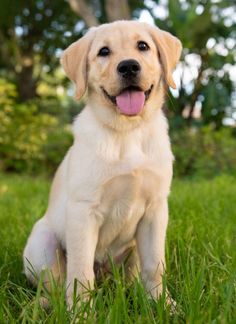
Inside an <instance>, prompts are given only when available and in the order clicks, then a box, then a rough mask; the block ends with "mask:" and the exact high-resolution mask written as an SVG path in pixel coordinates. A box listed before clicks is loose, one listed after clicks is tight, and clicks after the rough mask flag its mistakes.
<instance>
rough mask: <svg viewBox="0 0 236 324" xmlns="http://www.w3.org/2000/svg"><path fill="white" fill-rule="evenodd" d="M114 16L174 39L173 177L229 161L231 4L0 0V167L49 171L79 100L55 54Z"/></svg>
mask: <svg viewBox="0 0 236 324" xmlns="http://www.w3.org/2000/svg"><path fill="white" fill-rule="evenodd" d="M117 19H137V20H141V21H146V22H149V23H151V24H156V25H157V26H159V27H160V28H162V29H165V30H167V31H169V32H171V33H172V34H174V35H176V36H177V37H178V38H179V39H180V40H181V41H182V43H183V54H182V58H181V62H180V64H179V66H178V68H177V69H176V71H175V73H174V78H175V80H176V83H177V85H178V90H175V91H170V92H169V93H168V96H167V102H166V106H165V107H164V108H165V111H166V114H167V116H168V119H169V122H170V133H171V140H172V145H173V150H174V154H175V157H176V162H175V167H174V174H175V176H176V177H187V176H188V177H189V176H199V177H201V176H203V177H212V176H214V175H217V174H219V173H222V172H224V173H225V172H226V173H234V172H235V169H236V127H235V126H236V91H235V84H236V66H235V60H236V4H235V1H233V0H232V1H230V0H227V1H218V0H209V1H206V0H205V1H204V0H203V1H197V0H195V1H194V0H192V1H191V0H161V1H152V0H146V1H139V0H120V1H116V0H90V1H85V0H68V1H65V0H57V1H49V0H34V1H33V0H27V1H26V0H1V10H0V170H1V171H2V172H5V173H10V172H18V173H24V174H25V173H29V174H36V173H48V174H52V173H53V172H54V171H55V169H56V167H57V165H58V164H59V163H60V161H61V159H62V157H63V155H64V154H65V152H66V150H67V149H68V147H69V146H70V145H71V143H72V135H71V131H70V124H71V122H72V121H73V118H74V116H75V115H76V114H78V113H79V112H80V111H81V109H82V108H83V105H84V103H83V101H81V102H76V101H74V99H73V85H72V84H71V83H70V82H69V80H67V78H66V77H65V74H64V72H63V71H62V68H61V67H60V63H59V58H60V55H61V53H62V51H63V49H65V48H66V47H67V46H68V45H69V44H71V43H72V42H73V41H75V40H77V39H78V38H80V37H81V36H82V35H83V34H84V33H85V32H86V30H87V29H88V28H89V27H91V26H94V25H98V24H100V23H105V22H110V21H113V20H117Z"/></svg>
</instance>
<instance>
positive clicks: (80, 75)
mask: <svg viewBox="0 0 236 324" xmlns="http://www.w3.org/2000/svg"><path fill="white" fill-rule="evenodd" d="M91 40H92V39H91V34H90V33H88V34H86V35H85V36H83V37H82V38H80V39H79V40H78V41H77V42H74V43H73V44H71V45H70V46H69V47H68V48H67V49H66V50H65V51H64V52H63V54H62V56H61V60H60V61H61V64H62V66H63V69H64V71H65V72H66V75H67V76H68V78H69V79H70V80H71V81H73V82H74V83H75V85H76V92H75V97H76V99H78V100H79V99H80V98H81V97H82V96H83V94H84V93H85V91H86V88H87V57H88V52H89V49H90V45H91Z"/></svg>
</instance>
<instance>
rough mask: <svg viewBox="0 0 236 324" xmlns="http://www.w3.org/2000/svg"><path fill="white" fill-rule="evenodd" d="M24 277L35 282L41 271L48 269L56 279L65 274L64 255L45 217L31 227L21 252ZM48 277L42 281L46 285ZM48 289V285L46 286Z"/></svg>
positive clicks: (59, 279) (61, 277)
mask: <svg viewBox="0 0 236 324" xmlns="http://www.w3.org/2000/svg"><path fill="white" fill-rule="evenodd" d="M23 259H24V272H25V274H26V277H27V278H28V279H29V280H30V281H31V282H32V283H33V284H37V282H38V278H39V276H40V274H41V273H42V271H44V270H49V271H50V272H51V274H52V276H53V279H54V280H56V281H60V282H62V280H63V279H64V276H65V256H64V253H63V251H62V249H61V246H60V244H59V242H58V241H57V238H56V236H55V234H54V232H53V231H52V230H51V228H50V225H49V223H48V221H47V219H46V218H42V219H40V220H39V221H38V222H37V223H36V224H35V225H34V227H33V230H32V232H31V234H30V236H29V238H28V241H27V244H26V247H25V249H24V254H23ZM48 281H49V280H48V277H47V275H45V278H44V283H45V284H46V285H47V286H48ZM48 288H49V289H50V287H48Z"/></svg>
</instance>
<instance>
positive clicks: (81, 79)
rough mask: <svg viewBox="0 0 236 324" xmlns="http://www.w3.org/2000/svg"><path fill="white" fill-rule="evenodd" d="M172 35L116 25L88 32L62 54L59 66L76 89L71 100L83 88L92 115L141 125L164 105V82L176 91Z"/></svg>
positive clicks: (177, 51) (144, 27) (177, 50)
mask: <svg viewBox="0 0 236 324" xmlns="http://www.w3.org/2000/svg"><path fill="white" fill-rule="evenodd" d="M181 49H182V46H181V43H180V41H179V40H178V39H177V38H176V37H174V36H172V35H171V34H169V33H167V32H165V31H162V30H160V29H159V28H157V27H153V26H150V25H148V24H145V23H140V22H137V21H117V22H114V23H110V24H104V25H101V26H100V27H95V28H91V29H90V30H89V31H88V33H87V34H86V35H85V36H84V37H82V38H81V39H80V40H79V41H77V42H75V43H73V44H72V45H71V46H69V47H68V48H67V49H66V50H65V51H64V53H63V55H62V58H61V62H62V65H63V67H64V70H65V72H66V73H67V75H68V77H69V78H70V79H71V80H72V81H74V82H75V84H76V98H77V99H80V98H81V97H82V95H83V94H84V93H85V91H86V89H87V88H88V100H89V104H90V106H92V107H93V109H94V111H95V113H96V114H97V115H98V116H99V117H100V119H103V121H104V122H105V123H107V122H108V123H109V122H110V121H111V119H112V118H113V119H114V118H115V120H116V122H117V121H118V119H119V118H121V119H122V120H140V119H142V118H144V117H147V116H150V115H151V111H153V110H155V109H156V107H157V106H160V105H161V104H162V101H163V92H164V91H163V90H164V86H163V85H164V83H166V84H167V85H169V86H170V87H172V88H175V83H174V80H173V78H172V72H173V70H174V68H175V67H176V64H177V62H178V60H179V57H180V54H181Z"/></svg>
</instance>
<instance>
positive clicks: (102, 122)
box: [24, 21, 181, 306]
mask: <svg viewBox="0 0 236 324" xmlns="http://www.w3.org/2000/svg"><path fill="white" fill-rule="evenodd" d="M155 32H156V34H155ZM160 33H162V31H160V30H159V29H157V28H156V29H155V28H154V27H150V26H148V25H146V24H143V23H138V22H130V21H121V22H115V23H112V24H106V25H102V26H100V27H98V28H93V29H92V30H91V31H89V32H88V34H87V35H86V36H84V38H83V39H82V40H79V41H78V42H77V43H75V44H74V45H72V46H71V47H69V48H68V49H67V50H66V51H65V53H64V55H63V57H62V64H63V66H64V68H65V71H66V72H67V74H68V76H69V77H70V78H71V79H72V80H73V81H74V82H75V83H76V88H77V90H76V91H77V96H79V97H80V96H81V95H82V94H83V93H84V92H85V90H86V89H87V87H88V105H87V106H86V107H85V108H84V110H83V111H82V113H81V114H80V115H79V116H78V117H77V119H76V121H75V123H74V126H73V132H74V144H73V146H72V147H71V148H70V150H69V151H68V153H67V155H66V156H65V158H64V160H63V162H62V163H61V165H60V167H59V169H58V171H57V173H56V175H55V178H54V181H53V184H52V189H51V194H50V199H49V205H48V209H47V211H46V214H45V215H44V217H43V218H42V219H41V220H39V221H38V222H37V223H36V224H35V226H34V229H33V231H32V233H31V235H30V237H29V239H28V242H27V245H26V247H25V250H24V264H25V273H26V275H27V277H28V278H29V279H30V280H31V281H33V278H32V274H31V272H30V266H29V262H30V264H31V265H32V266H33V268H34V271H35V272H36V273H37V274H38V275H39V274H40V272H41V271H42V269H44V268H49V269H50V268H55V258H56V252H55V251H56V250H58V249H59V250H60V251H61V250H65V251H66V264H67V271H66V272H67V273H66V282H67V286H68V289H67V302H68V305H69V306H71V305H72V292H73V282H74V280H75V279H77V280H78V282H79V285H78V294H81V293H82V292H83V290H84V288H83V285H84V286H89V287H93V284H94V277H95V275H94V270H93V267H94V262H95V261H96V262H100V263H104V262H107V259H108V255H111V256H112V257H113V258H114V259H115V260H116V259H117V258H119V257H120V256H121V255H122V254H123V253H125V251H126V250H127V249H128V248H130V247H133V248H134V249H137V252H138V257H139V260H136V263H135V262H132V264H133V266H134V267H136V266H138V264H139V262H140V267H141V275H142V278H143V280H144V283H145V285H146V288H147V290H148V291H149V292H150V293H151V294H152V296H154V297H155V298H156V297H158V296H159V295H160V294H161V292H162V283H161V282H162V275H163V271H164V267H165V233H166V227H167V223H168V206H167V197H168V194H169V190H170V184H171V178H172V161H173V155H172V152H171V148H170V142H169V137H168V126H167V121H166V119H165V117H164V115H163V113H162V110H161V107H162V104H163V100H164V82H163V79H161V77H162V75H163V76H164V78H165V79H166V80H167V82H168V80H170V81H169V82H170V85H171V84H172V85H173V80H172V77H171V76H170V73H171V70H173V68H174V67H175V65H176V63H177V61H178V59H179V55H180V51H181V46H180V43H179V41H178V40H177V39H176V38H174V37H173V36H171V35H170V34H168V36H166V34H167V33H165V34H163V35H165V37H164V36H163V39H159V38H158V35H160ZM163 33H164V32H163ZM154 35H155V36H154ZM140 38H141V39H142V40H145V41H146V42H147V43H148V44H149V46H150V52H149V53H140V52H138V51H137V49H136V47H135V44H136V42H137V40H138V39H140ZM155 38H158V41H155ZM159 42H162V45H159V46H160V47H161V46H162V47H161V49H160V47H158V44H159ZM104 44H106V46H108V45H109V46H111V47H112V49H113V55H112V56H111V57H110V58H106V59H104V58H100V57H97V51H98V49H99V48H100V47H102V46H104ZM168 44H169V45H168ZM174 47H176V48H177V47H178V48H177V50H176V51H175V52H173V53H172V54H171V52H169V53H168V48H171V49H173V48H174ZM163 48H165V49H163ZM158 51H162V54H161V57H163V55H164V56H165V55H166V56H165V62H164V61H161V62H160V61H159V60H158V53H157V52H158ZM165 51H167V52H166V53H164V52H165ZM80 53H82V54H80ZM80 57H81V60H80ZM126 58H135V59H136V60H138V61H139V62H140V64H141V66H142V75H141V79H140V84H141V87H142V88H143V89H144V90H146V89H148V88H149V87H150V85H151V84H153V90H152V93H151V95H150V98H149V99H148V100H147V101H146V104H145V108H144V111H143V112H142V113H141V114H140V115H138V116H134V117H127V116H124V115H121V114H120V113H119V112H118V111H117V109H116V108H115V107H113V106H112V105H111V103H110V102H109V101H108V99H107V98H105V97H104V95H103V94H102V93H101V90H100V85H102V86H104V87H106V89H107V91H109V92H110V93H111V94H112V95H113V94H114V93H117V91H119V89H120V86H121V84H120V80H119V78H118V76H117V72H116V66H117V64H118V63H119V61H120V60H122V59H126ZM162 65H164V72H162V67H161V66H162ZM163 73H164V74H163ZM80 80H82V82H80ZM63 262H64V261H63ZM57 272H58V270H57Z"/></svg>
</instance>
